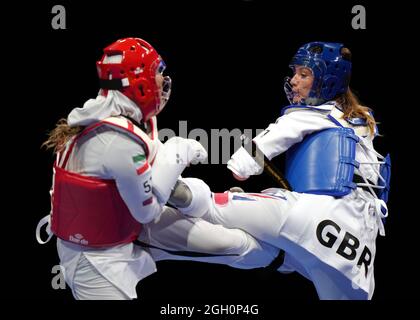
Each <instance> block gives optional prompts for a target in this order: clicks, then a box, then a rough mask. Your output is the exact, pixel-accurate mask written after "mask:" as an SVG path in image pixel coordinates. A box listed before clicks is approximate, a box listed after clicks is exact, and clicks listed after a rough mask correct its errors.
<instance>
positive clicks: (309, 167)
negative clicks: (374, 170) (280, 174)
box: [286, 127, 359, 197]
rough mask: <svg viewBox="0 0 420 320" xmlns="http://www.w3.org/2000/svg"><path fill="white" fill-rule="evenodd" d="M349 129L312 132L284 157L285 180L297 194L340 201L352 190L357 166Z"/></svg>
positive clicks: (352, 132)
mask: <svg viewBox="0 0 420 320" xmlns="http://www.w3.org/2000/svg"><path fill="white" fill-rule="evenodd" d="M358 141H359V138H358V137H357V136H356V135H355V134H354V131H353V129H351V128H345V127H337V128H331V129H326V130H322V131H318V132H315V133H313V134H311V135H308V136H307V137H305V139H304V140H303V141H302V142H300V143H298V144H296V145H294V146H293V147H292V148H290V149H289V150H288V151H287V153H286V178H287V180H288V181H289V183H290V185H291V186H292V189H293V190H294V191H297V192H304V193H312V194H323V195H330V196H334V197H342V196H345V195H347V194H349V193H350V192H351V190H353V189H355V188H356V187H357V185H356V184H355V183H354V182H353V175H354V169H355V168H356V167H358V166H359V164H358V163H357V161H356V160H355V158H356V144H357V142H358Z"/></svg>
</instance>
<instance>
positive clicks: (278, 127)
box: [253, 109, 336, 160]
mask: <svg viewBox="0 0 420 320" xmlns="http://www.w3.org/2000/svg"><path fill="white" fill-rule="evenodd" d="M328 114H329V112H327V113H326V112H325V111H315V110H308V109H302V110H296V111H293V112H290V113H288V114H285V115H283V116H281V117H280V118H278V119H277V120H276V122H275V123H271V124H270V125H269V126H268V128H267V129H265V130H264V131H263V132H261V133H260V134H259V135H257V136H256V137H255V138H254V139H253V140H254V141H255V143H256V144H257V146H258V147H259V148H260V150H261V151H262V152H263V153H264V154H265V156H266V157H267V158H268V159H270V160H271V159H272V158H274V157H275V156H277V155H279V154H281V153H283V152H285V151H286V150H287V149H289V148H290V147H291V146H292V145H294V144H295V143H298V142H300V141H302V140H303V138H304V137H305V136H306V135H307V134H310V133H312V132H315V131H319V130H323V129H327V128H334V127H336V125H335V124H334V123H333V122H332V121H331V120H329V119H328Z"/></svg>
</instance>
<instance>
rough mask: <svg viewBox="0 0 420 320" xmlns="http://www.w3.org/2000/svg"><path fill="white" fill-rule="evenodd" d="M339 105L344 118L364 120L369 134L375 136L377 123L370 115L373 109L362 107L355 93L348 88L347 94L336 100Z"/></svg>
mask: <svg viewBox="0 0 420 320" xmlns="http://www.w3.org/2000/svg"><path fill="white" fill-rule="evenodd" d="M336 101H337V103H338V104H339V105H340V107H341V108H342V110H343V113H344V115H343V118H344V119H350V118H362V119H365V120H366V124H367V126H368V127H369V132H370V134H371V135H374V134H375V126H376V121H375V119H374V118H373V116H372V114H371V113H370V111H371V109H370V108H368V107H366V106H364V105H362V104H361V103H360V101H359V99H358V98H357V96H356V95H355V94H354V93H353V91H352V90H351V89H350V88H348V89H347V92H346V93H344V94H343V95H341V96H340V97H338V98H337V99H336Z"/></svg>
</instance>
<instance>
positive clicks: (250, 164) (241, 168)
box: [227, 147, 262, 178]
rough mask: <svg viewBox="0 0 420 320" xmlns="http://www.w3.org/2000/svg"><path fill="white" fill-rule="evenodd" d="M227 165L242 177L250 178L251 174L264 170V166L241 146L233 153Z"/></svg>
mask: <svg viewBox="0 0 420 320" xmlns="http://www.w3.org/2000/svg"><path fill="white" fill-rule="evenodd" d="M227 167H228V169H229V170H231V171H232V172H233V173H234V174H236V175H237V176H239V177H241V178H249V176H252V175H256V174H260V173H261V172H262V168H261V167H260V166H259V165H258V164H257V162H255V160H254V158H252V157H251V155H250V154H249V153H248V152H247V151H246V150H245V149H244V147H240V148H239V149H238V150H237V151H236V152H235V153H234V154H233V155H232V157H231V159H230V160H229V161H228V163H227Z"/></svg>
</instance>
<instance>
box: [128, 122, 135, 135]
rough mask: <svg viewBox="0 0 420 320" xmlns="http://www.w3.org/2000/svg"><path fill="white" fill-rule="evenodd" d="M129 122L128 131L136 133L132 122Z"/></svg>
mask: <svg viewBox="0 0 420 320" xmlns="http://www.w3.org/2000/svg"><path fill="white" fill-rule="evenodd" d="M127 122H128V127H127V129H128V131H131V132H133V133H134V125H133V124H132V123H131V121H127Z"/></svg>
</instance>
